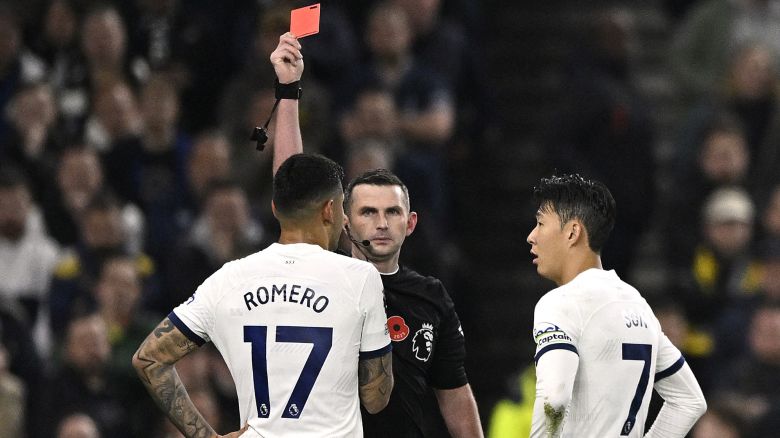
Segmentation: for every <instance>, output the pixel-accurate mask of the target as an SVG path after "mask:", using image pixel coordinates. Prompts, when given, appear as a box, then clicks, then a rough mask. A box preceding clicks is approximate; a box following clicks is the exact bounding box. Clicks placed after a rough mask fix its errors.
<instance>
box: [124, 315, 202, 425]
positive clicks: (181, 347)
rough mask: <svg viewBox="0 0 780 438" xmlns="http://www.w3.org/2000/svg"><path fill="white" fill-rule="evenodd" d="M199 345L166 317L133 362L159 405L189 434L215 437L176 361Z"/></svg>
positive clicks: (142, 346)
mask: <svg viewBox="0 0 780 438" xmlns="http://www.w3.org/2000/svg"><path fill="white" fill-rule="evenodd" d="M196 348H197V345H196V344H195V343H193V342H191V341H190V340H189V339H187V338H186V337H185V336H184V335H183V334H182V333H181V332H180V331H179V330H178V329H175V326H174V325H173V323H171V321H170V320H169V319H167V318H166V319H165V320H163V322H162V323H160V325H159V326H157V328H156V329H154V331H153V332H152V333H151V334H150V335H149V336H148V337H147V338H146V340H145V341H144V342H143V344H141V347H139V348H138V351H136V353H135V355H134V356H133V366H134V367H135V369H136V372H137V373H138V376H139V377H140V378H141V380H142V381H143V383H144V386H146V389H147V390H148V391H149V394H150V395H151V396H152V398H153V399H154V401H155V403H157V406H159V407H160V409H162V411H163V412H165V414H166V415H167V416H168V418H169V419H170V420H171V422H172V423H173V424H174V425H176V427H177V428H178V429H179V430H180V431H181V432H182V433H183V434H184V436H186V437H193V438H203V437H213V436H214V435H215V432H214V429H212V428H211V426H210V425H209V424H208V423H207V422H206V420H204V419H203V417H202V416H201V415H200V413H199V412H198V410H197V409H196V408H195V406H194V405H193V404H192V400H190V396H189V394H187V390H186V388H184V385H183V384H182V382H181V379H179V374H178V373H177V372H176V369H175V368H174V366H173V364H174V363H176V361H177V360H179V359H180V358H182V357H184V356H185V355H186V354H187V353H189V352H191V351H192V350H194V349H196Z"/></svg>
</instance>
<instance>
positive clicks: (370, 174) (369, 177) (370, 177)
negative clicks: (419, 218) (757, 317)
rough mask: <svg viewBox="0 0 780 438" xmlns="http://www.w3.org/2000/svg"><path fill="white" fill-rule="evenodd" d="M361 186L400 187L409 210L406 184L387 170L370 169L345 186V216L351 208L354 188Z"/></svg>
mask: <svg viewBox="0 0 780 438" xmlns="http://www.w3.org/2000/svg"><path fill="white" fill-rule="evenodd" d="M362 184H368V185H372V186H398V187H400V188H401V190H403V192H404V197H405V199H404V202H405V203H406V209H407V210H410V209H411V206H410V203H409V189H407V188H406V184H404V183H403V181H401V178H398V176H396V174H394V173H393V172H391V171H389V170H387V169H372V170H367V171H365V172H363V173H361V174H360V175H358V176H356V177H355V179H353V180H352V181H350V183H349V185H347V190H346V191H345V192H344V211H345V212H347V214H349V208H350V207H351V206H352V191H353V190H354V189H355V187H357V186H359V185H362Z"/></svg>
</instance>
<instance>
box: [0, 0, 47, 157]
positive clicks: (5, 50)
mask: <svg viewBox="0 0 780 438" xmlns="http://www.w3.org/2000/svg"><path fill="white" fill-rule="evenodd" d="M45 73H46V66H45V64H44V63H43V61H41V60H40V59H38V58H37V57H36V56H35V55H33V54H32V53H31V52H29V51H28V50H27V49H26V48H25V47H24V41H23V40H22V23H21V22H20V19H19V16H18V15H17V13H16V11H14V9H13V8H12V7H11V5H10V3H2V4H0V108H6V107H7V106H8V103H9V102H10V101H11V98H12V97H13V96H14V94H15V93H16V92H17V91H18V90H19V89H20V88H21V87H23V86H24V85H25V84H30V83H33V82H38V81H40V80H41V79H43V77H44V74H45ZM8 128H9V124H8V116H7V115H6V114H5V113H3V114H0V157H2V156H3V149H4V148H5V147H7V146H8V145H7V139H8V135H9V132H8Z"/></svg>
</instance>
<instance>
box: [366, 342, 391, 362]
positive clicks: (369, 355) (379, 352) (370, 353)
mask: <svg viewBox="0 0 780 438" xmlns="http://www.w3.org/2000/svg"><path fill="white" fill-rule="evenodd" d="M391 351H393V343H392V342H391V343H389V344H387V345H385V346H384V347H382V348H380V349H379V350H374V351H361V352H360V360H365V359H373V358H375V357H379V356H384V355H385V354H387V353H389V352H391Z"/></svg>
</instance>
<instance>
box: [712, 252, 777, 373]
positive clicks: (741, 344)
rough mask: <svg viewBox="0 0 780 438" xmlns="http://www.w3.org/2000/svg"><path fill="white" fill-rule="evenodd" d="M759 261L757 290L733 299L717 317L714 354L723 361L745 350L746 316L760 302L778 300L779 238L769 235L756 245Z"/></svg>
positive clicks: (747, 325)
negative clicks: (769, 236) (716, 350)
mask: <svg viewBox="0 0 780 438" xmlns="http://www.w3.org/2000/svg"><path fill="white" fill-rule="evenodd" d="M757 261H758V263H759V264H760V279H759V289H758V291H757V293H755V294H751V295H748V296H744V297H739V298H738V299H736V300H735V301H734V302H733V303H732V304H731V305H730V306H728V308H727V309H726V310H725V312H724V315H723V316H722V317H721V318H720V320H719V321H717V331H716V332H715V335H716V338H717V349H718V352H717V353H718V358H719V359H720V361H721V362H723V363H725V362H728V361H729V360H731V359H733V358H735V357H742V356H744V355H745V354H747V353H748V346H747V345H746V344H745V339H744V333H743V332H742V330H735V329H744V328H747V327H749V326H750V319H751V318H752V317H753V314H754V313H755V311H756V308H757V307H759V306H760V305H761V304H762V303H763V302H774V303H780V239H769V240H765V241H763V242H761V244H760V245H759V246H758V251H757Z"/></svg>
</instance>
